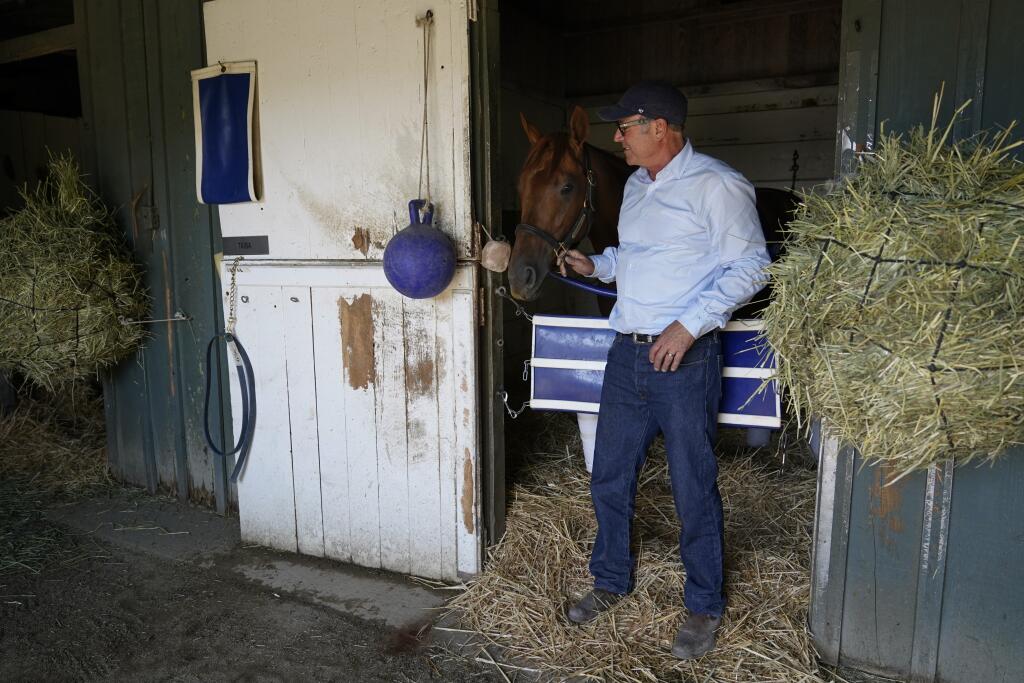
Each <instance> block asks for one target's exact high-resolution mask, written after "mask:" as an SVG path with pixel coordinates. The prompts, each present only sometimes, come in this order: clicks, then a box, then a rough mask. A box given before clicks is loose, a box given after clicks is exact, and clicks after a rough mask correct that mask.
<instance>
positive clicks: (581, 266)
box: [558, 249, 594, 277]
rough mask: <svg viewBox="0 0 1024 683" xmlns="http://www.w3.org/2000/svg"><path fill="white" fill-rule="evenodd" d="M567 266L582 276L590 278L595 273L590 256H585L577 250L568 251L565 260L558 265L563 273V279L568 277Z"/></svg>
mask: <svg viewBox="0 0 1024 683" xmlns="http://www.w3.org/2000/svg"><path fill="white" fill-rule="evenodd" d="M567 264H568V266H569V267H570V268H572V269H573V270H575V271H576V272H577V273H579V274H580V275H587V276H590V275H592V274H593V273H594V262H593V261H591V260H590V257H589V256H586V255H584V254H583V252H581V251H577V250H576V249H570V250H569V251H567V252H566V253H565V258H564V259H562V261H561V263H559V264H558V269H559V270H560V271H561V272H562V276H563V277H565V276H566V275H567V273H566V272H565V266H566V265H567Z"/></svg>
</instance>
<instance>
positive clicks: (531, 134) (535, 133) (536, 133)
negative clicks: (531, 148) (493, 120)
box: [519, 112, 541, 145]
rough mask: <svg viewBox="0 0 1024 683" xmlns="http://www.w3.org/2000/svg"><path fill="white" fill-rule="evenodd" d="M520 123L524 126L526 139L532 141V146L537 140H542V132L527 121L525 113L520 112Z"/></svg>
mask: <svg viewBox="0 0 1024 683" xmlns="http://www.w3.org/2000/svg"><path fill="white" fill-rule="evenodd" d="M519 122H520V123H521V124H523V130H524V131H526V137H527V138H528V139H529V140H530V144H531V145H534V144H536V143H537V140H540V135H541V134H540V130H538V129H537V126H535V125H533V124H532V123H530V122H529V121H527V120H526V115H525V114H523V112H519Z"/></svg>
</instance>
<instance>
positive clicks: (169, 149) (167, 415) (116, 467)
mask: <svg viewBox="0 0 1024 683" xmlns="http://www.w3.org/2000/svg"><path fill="white" fill-rule="evenodd" d="M76 17H77V21H78V23H79V25H80V26H81V27H82V34H81V36H80V48H79V65H80V66H79V68H80V71H81V76H82V90H83V109H84V111H83V118H84V128H85V135H86V137H87V138H88V139H90V140H91V141H92V145H91V149H92V158H91V159H88V160H87V163H86V168H89V169H90V170H91V172H92V174H93V181H94V185H95V186H96V188H97V189H98V191H99V193H100V195H101V197H102V198H103V200H104V201H105V202H106V203H107V205H108V206H110V207H114V208H116V220H117V223H118V225H119V226H121V228H122V229H123V230H124V232H125V234H126V236H127V237H128V240H129V242H130V244H131V247H132V250H133V252H134V254H135V257H136V258H137V259H138V261H139V262H140V263H141V264H142V265H143V266H144V268H145V271H146V285H147V287H148V288H149V291H150V294H151V296H152V318H154V319H163V318H170V317H172V316H174V314H175V312H177V311H181V312H183V313H184V314H186V315H187V316H188V317H189V322H164V323H152V324H150V325H149V326H148V327H147V329H148V330H149V332H150V333H151V337H150V338H149V339H148V341H147V342H146V344H145V347H144V348H143V349H142V350H141V351H140V352H139V353H138V354H137V355H136V357H135V358H134V359H131V360H128V361H125V362H123V363H122V364H121V365H120V366H119V367H118V368H117V369H116V370H115V371H114V372H111V373H110V374H109V376H108V377H106V378H105V382H104V396H105V401H106V415H107V427H108V454H109V462H110V466H111V469H112V471H113V472H114V473H115V474H116V475H117V476H118V477H120V478H122V479H124V480H125V481H128V482H132V483H135V484H140V485H144V486H146V487H148V488H149V489H150V490H151V491H155V490H157V489H163V490H168V491H172V492H174V493H176V494H177V495H178V496H179V497H181V498H190V499H192V500H194V501H197V502H200V503H204V504H207V505H214V504H216V506H217V508H218V509H219V510H222V511H223V510H224V509H226V508H227V507H229V506H230V505H231V497H232V494H231V492H230V490H229V488H228V487H227V485H226V478H225V475H224V468H223V466H222V463H220V461H219V459H217V458H216V457H215V456H213V455H212V454H211V453H210V452H209V451H208V449H207V447H206V444H205V441H204V438H203V396H204V388H205V381H206V376H205V374H204V373H205V371H204V368H203V362H204V354H205V349H206V343H207V340H208V339H209V338H210V337H211V335H213V334H214V333H215V331H216V330H220V329H223V323H222V318H221V316H222V313H221V305H220V296H219V289H220V285H219V282H218V276H217V273H216V266H215V262H214V252H215V251H216V250H219V248H220V247H219V244H220V233H219V228H218V225H217V217H216V211H215V210H214V209H212V208H211V207H208V206H204V205H201V204H199V203H198V202H197V201H196V196H195V160H194V154H195V144H194V133H193V113H192V86H191V80H190V76H189V72H190V70H192V69H195V68H198V67H200V66H203V65H204V49H203V30H202V3H201V2H200V1H199V0H174V1H173V2H166V1H161V2H158V1H157V0H79V1H78V2H76ZM218 363H220V364H219V365H218V367H217V370H216V376H215V377H214V380H215V382H214V395H213V398H212V401H211V403H212V405H213V411H214V415H213V422H214V423H215V424H214V434H215V438H217V439H220V438H221V433H222V428H223V425H225V424H230V421H229V418H228V416H227V408H226V407H225V403H226V402H225V401H224V400H223V396H222V394H221V391H222V389H221V387H222V386H223V385H222V382H220V381H216V380H220V379H221V378H222V377H223V376H224V375H223V371H222V369H221V368H222V367H223V365H222V364H223V357H221V358H219V359H218Z"/></svg>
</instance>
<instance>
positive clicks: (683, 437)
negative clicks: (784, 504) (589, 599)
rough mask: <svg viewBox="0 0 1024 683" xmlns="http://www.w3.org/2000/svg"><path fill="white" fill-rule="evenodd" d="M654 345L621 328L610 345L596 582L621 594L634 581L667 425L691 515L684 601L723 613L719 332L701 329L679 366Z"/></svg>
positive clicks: (677, 488)
mask: <svg viewBox="0 0 1024 683" xmlns="http://www.w3.org/2000/svg"><path fill="white" fill-rule="evenodd" d="M650 349H651V346H650V344H638V343H636V342H634V341H633V340H632V338H631V337H628V336H624V335H617V336H616V338H615V342H614V343H613V344H612V347H611V349H610V350H609V352H608V365H607V367H606V368H605V373H604V386H603V388H602V390H601V413H600V417H599V419H598V423H597V445H596V448H595V451H594V472H593V476H592V477H591V480H590V494H591V498H592V500H593V503H594V511H595V513H596V514H597V526H598V529H597V539H596V541H595V543H594V552H593V555H591V558H590V573H591V574H592V575H593V576H594V587H595V588H600V589H602V590H606V591H609V592H612V593H619V594H623V593H628V592H629V590H630V589H631V588H632V575H633V567H634V564H635V559H634V557H633V556H632V554H631V553H630V536H631V532H632V526H633V512H634V507H635V503H636V487H637V479H638V477H639V475H640V470H641V468H642V467H643V464H644V460H645V459H646V458H647V448H648V446H650V444H651V442H652V441H653V440H654V437H655V436H657V434H658V431H659V430H660V431H661V432H663V433H664V434H665V450H666V451H667V457H668V466H669V474H670V477H671V480H672V494H673V498H674V500H675V506H676V515H677V516H678V517H679V521H680V523H681V524H682V532H681V533H680V534H679V555H680V559H681V560H682V563H683V566H684V567H685V568H686V590H685V596H684V602H685V604H686V607H687V609H688V610H690V612H691V613H696V614H710V615H714V616H718V615H721V614H722V611H723V609H724V608H725V597H724V595H723V593H722V545H723V536H724V532H723V524H722V498H721V496H720V495H719V493H718V463H717V461H716V460H715V454H714V451H713V449H712V443H713V442H714V437H715V430H716V427H717V424H718V404H719V400H720V397H721V393H722V373H721V357H720V354H721V343H720V342H719V339H718V333H717V332H712V333H709V334H707V335H705V336H703V337H701V338H700V339H698V340H697V341H696V342H695V343H694V345H693V346H692V347H691V348H690V349H689V350H688V351H687V352H686V355H685V356H684V357H683V361H682V363H681V364H680V365H679V368H678V369H677V370H676V371H675V372H658V371H656V370H655V369H654V366H653V365H652V364H651V362H650V360H648V353H649V352H650Z"/></svg>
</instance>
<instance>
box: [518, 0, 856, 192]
mask: <svg viewBox="0 0 1024 683" xmlns="http://www.w3.org/2000/svg"><path fill="white" fill-rule="evenodd" d="M511 4H512V3H506V6H505V7H507V6H508V5H511ZM840 16H841V1H840V0H827V1H824V2H822V1H816V2H810V1H808V0H773V1H771V2H753V1H751V0H741V1H740V2H730V3H727V4H725V3H720V2H718V0H691V1H690V2H686V3H678V2H666V1H663V0H659V1H643V2H637V3H627V4H622V3H610V2H601V3H595V2H589V1H588V2H584V1H583V0H568V1H567V2H563V3H559V4H557V5H555V4H552V3H534V4H530V3H527V4H526V5H525V6H524V5H520V4H518V3H517V4H516V6H515V7H514V8H511V7H509V8H507V9H503V11H502V22H503V30H502V36H503V44H502V51H503V58H504V59H507V60H508V61H503V83H504V85H505V87H504V88H503V90H502V96H503V97H504V98H505V99H506V100H507V101H506V102H504V103H503V106H502V113H503V115H504V121H503V124H502V130H503V132H504V133H505V138H503V151H504V152H505V153H506V155H508V156H512V157H513V158H506V159H505V160H504V163H503V165H502V169H503V172H504V173H505V174H506V178H505V179H504V181H503V184H502V186H503V205H504V206H505V208H506V210H511V209H512V208H513V207H514V206H515V175H517V174H518V170H519V164H521V162H522V158H523V157H524V156H525V140H524V139H523V136H522V133H521V132H520V131H519V120H518V112H519V111H524V112H526V113H528V114H530V115H532V117H533V118H536V119H537V120H538V121H540V122H542V124H543V123H549V122H550V123H553V124H555V125H554V126H551V127H553V128H558V127H562V126H564V122H565V119H566V112H567V111H568V110H569V109H570V108H571V107H572V106H573V105H574V104H581V105H583V106H585V107H587V108H588V110H589V111H590V114H591V123H592V130H591V136H590V141H591V142H592V143H593V144H595V145H597V146H599V147H602V148H605V149H609V150H612V151H616V152H617V151H618V145H617V144H616V143H615V142H614V141H613V140H612V135H613V133H614V129H613V127H612V126H611V125H610V124H606V123H603V122H601V121H600V120H599V119H598V118H597V115H596V109H597V107H599V106H603V105H606V104H609V103H611V102H614V101H615V100H617V99H618V97H619V96H620V95H621V93H622V91H623V90H625V88H627V87H628V86H629V85H631V84H632V83H635V82H637V81H639V80H643V79H654V78H657V79H663V80H667V81H669V82H671V83H675V84H677V85H679V86H680V88H681V89H682V90H683V91H684V92H685V93H686V94H687V96H688V97H689V98H690V117H689V121H688V123H687V135H688V137H689V138H690V139H691V140H692V141H693V144H694V147H695V148H696V149H698V150H700V151H702V152H706V153H708V154H711V155H712V156H715V157H718V158H720V159H722V160H723V161H725V162H726V163H729V164H730V165H732V166H734V167H735V168H736V169H738V170H739V171H741V172H742V173H743V174H744V175H746V176H747V177H748V178H749V179H750V180H751V181H752V182H753V183H755V184H756V185H760V186H768V187H786V188H788V187H793V186H795V187H797V188H798V189H807V188H810V187H813V186H814V185H817V184H819V183H821V182H823V181H826V180H830V179H831V178H832V177H833V172H834V166H835V139H836V117H837V109H836V102H837V82H838V80H837V78H838V77H837V74H838V70H839V58H840V55H839V38H840V34H839V26H840ZM506 23H511V26H510V27H507V28H506V27H505V24H506ZM558 78H561V79H562V81H563V88H562V91H561V96H560V98H558V97H554V95H553V92H552V87H553V86H554V85H555V81H556V80H557V79H558ZM559 105H561V107H560V109H561V111H559ZM541 127H542V128H544V127H545V126H544V125H542V126H541ZM510 135H511V136H512V137H511V138H509V137H508V136H510ZM794 166H796V168H795V173H794ZM509 174H511V177H508V175H509ZM794 176H795V182H794Z"/></svg>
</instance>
